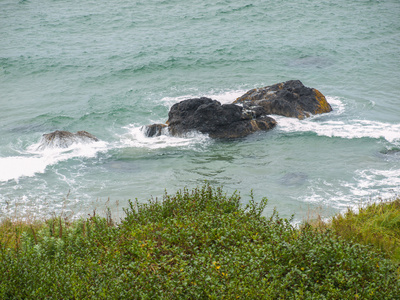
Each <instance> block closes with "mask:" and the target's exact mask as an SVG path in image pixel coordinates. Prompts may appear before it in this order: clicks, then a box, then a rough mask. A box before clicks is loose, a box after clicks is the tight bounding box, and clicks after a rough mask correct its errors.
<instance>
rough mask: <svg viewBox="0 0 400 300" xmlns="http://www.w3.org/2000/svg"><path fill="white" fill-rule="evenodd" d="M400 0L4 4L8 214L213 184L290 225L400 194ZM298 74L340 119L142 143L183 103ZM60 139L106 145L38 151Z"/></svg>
mask: <svg viewBox="0 0 400 300" xmlns="http://www.w3.org/2000/svg"><path fill="white" fill-rule="evenodd" d="M399 16H400V2H399V1H398V0H384V1H373V0H353V1H345V0H337V1H311V0H295V1H288V0H282V1H266V0H263V1H261V0H253V1H246V0H242V1H228V0H225V1H219V0H212V1H211V0H203V1H192V0H185V1H182V0H165V1H155V0H146V1H145V0H143V1H135V0H129V1H128V0H114V1H104V0H96V1H90V0H89V1H73V0H65V1H59V0H40V1H37V0H28V1H17V0H0V107H1V110H0V218H4V217H12V216H28V217H39V218H44V217H46V216H49V215H53V214H61V213H71V214H74V215H75V216H81V215H83V216H85V215H87V214H91V213H93V210H94V209H97V210H98V211H100V210H103V209H105V207H110V208H111V209H112V210H114V211H116V212H117V213H119V212H120V211H121V210H122V208H123V207H126V206H127V205H128V200H129V199H132V200H134V199H136V198H137V199H138V201H140V202H144V201H147V199H149V198H150V197H158V198H160V197H162V196H163V194H164V193H165V191H167V192H168V193H175V192H176V191H177V190H178V189H181V188H184V187H187V188H189V189H191V188H193V187H196V186H201V185H202V184H203V183H204V182H205V181H208V182H210V183H211V184H213V185H216V186H222V187H223V189H224V190H225V191H226V192H228V194H229V193H232V192H234V191H238V192H240V194H241V196H242V201H243V203H244V204H245V203H247V202H248V201H249V199H250V194H251V192H252V193H253V194H254V197H255V199H256V200H260V199H261V198H263V197H267V198H268V199H269V205H268V206H267V209H266V212H265V214H266V215H269V214H270V212H271V211H272V210H273V208H274V207H276V209H277V210H278V211H279V213H280V215H281V216H283V217H290V216H291V215H293V214H294V215H295V220H301V219H302V218H304V217H307V216H308V215H309V214H310V213H311V212H313V211H316V210H318V211H320V213H322V214H323V215H324V216H326V217H328V216H331V215H332V214H334V213H337V212H339V211H343V210H345V209H346V208H348V207H357V206H359V205H362V204H364V203H367V202H371V201H380V199H387V198H393V197H396V196H397V195H398V194H399V193H400V18H399ZM291 79H298V80H301V81H302V82H303V84H304V85H306V86H308V87H313V88H316V89H318V90H319V91H321V92H322V93H323V94H324V95H325V96H326V97H327V100H328V102H329V103H330V104H331V105H332V108H333V111H332V112H331V113H328V114H323V115H317V116H313V117H311V118H309V119H306V120H297V119H292V118H285V117H280V116H273V117H274V118H276V120H277V121H278V125H277V127H276V128H275V129H273V130H271V131H268V132H259V133H255V134H252V135H250V136H248V137H246V138H241V139H235V140H213V139H211V138H209V137H208V136H206V135H202V134H199V133H192V134H189V135H188V136H185V137H181V138H177V137H170V136H165V135H164V136H160V137H155V138H147V137H145V136H144V134H143V131H142V127H143V126H144V125H147V124H152V123H163V122H165V121H166V120H167V119H168V111H169V109H170V107H171V106H172V105H173V104H174V103H177V102H179V101H181V100H184V99H188V98H193V97H201V96H207V97H211V98H213V99H216V100H219V101H220V102H222V103H231V102H232V101H234V100H235V99H236V98H237V97H239V96H241V95H242V94H244V93H245V92H246V91H247V90H249V89H252V88H255V87H263V86H267V85H272V84H275V83H278V82H283V81H286V80H291ZM55 130H67V131H71V132H76V131H79V130H85V131H88V132H90V133H92V134H93V135H95V136H97V137H98V138H99V139H100V141H99V142H93V143H89V144H82V143H81V144H79V143H78V144H74V145H73V146H71V147H70V148H67V149H59V148H51V149H45V150H39V149H38V146H39V144H40V141H41V137H42V135H43V134H45V133H49V132H52V131H55Z"/></svg>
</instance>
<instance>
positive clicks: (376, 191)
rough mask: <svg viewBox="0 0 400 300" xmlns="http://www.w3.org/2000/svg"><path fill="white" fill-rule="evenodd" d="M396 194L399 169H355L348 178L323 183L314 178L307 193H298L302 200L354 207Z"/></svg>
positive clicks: (398, 190) (337, 206) (399, 174)
mask: <svg viewBox="0 0 400 300" xmlns="http://www.w3.org/2000/svg"><path fill="white" fill-rule="evenodd" d="M399 194H400V169H389V170H380V169H372V168H371V169H365V170H357V171H355V173H354V176H353V179H352V180H351V181H344V180H339V181H334V182H330V183H327V182H325V180H322V179H317V180H315V181H314V182H311V185H310V186H309V188H308V193H307V194H306V195H304V196H302V197H301V198H302V200H303V201H305V202H313V203H326V204H328V206H332V207H335V208H337V209H341V210H345V209H347V208H351V209H357V208H358V207H360V206H363V205H365V204H366V203H370V202H376V201H380V200H381V199H392V198H393V197H394V196H396V195H399Z"/></svg>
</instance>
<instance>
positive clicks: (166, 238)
mask: <svg viewBox="0 0 400 300" xmlns="http://www.w3.org/2000/svg"><path fill="white" fill-rule="evenodd" d="M240 203H241V199H240V195H238V194H236V193H234V194H233V195H226V194H225V193H224V192H223V191H222V190H221V188H213V187H212V186H210V185H208V184H206V185H204V186H202V187H199V188H196V189H193V190H190V191H189V190H187V189H184V190H181V191H178V192H177V193H176V194H174V195H168V194H165V195H164V197H163V199H162V200H157V199H150V200H149V201H148V202H147V203H144V204H141V203H138V202H137V201H136V202H130V206H129V207H128V208H127V209H125V214H126V217H125V218H124V219H122V220H121V222H118V224H116V223H115V222H114V220H113V219H112V218H111V215H110V213H108V214H107V215H106V216H105V217H99V216H96V215H94V214H93V216H91V217H89V218H87V219H80V220H75V221H70V220H69V219H68V218H63V217H54V218H51V219H49V220H47V221H45V222H38V223H31V224H28V223H26V222H25V223H13V222H10V221H4V222H3V223H1V225H0V234H1V240H0V242H1V244H0V299H46V298H49V299H396V298H397V299H398V296H399V295H400V282H399V273H398V269H397V268H398V264H396V263H395V262H394V261H393V260H389V259H387V257H384V255H383V254H381V253H379V251H378V252H377V251H375V250H374V248H372V246H366V245H360V244H359V243H355V242H354V241H353V240H352V239H347V237H346V236H345V235H343V234H342V235H341V236H340V235H338V234H337V233H336V232H335V231H334V230H336V229H334V228H333V227H332V228H328V226H326V228H324V230H319V229H316V228H314V227H312V226H310V225H307V224H306V225H305V226H303V227H301V228H296V227H293V226H292V225H291V220H287V219H282V218H280V217H279V215H278V213H277V212H276V211H274V213H273V214H272V215H271V216H270V217H269V218H266V217H263V216H262V212H263V210H264V208H265V206H266V205H267V200H266V199H261V200H260V201H255V200H254V199H253V198H251V200H250V202H249V204H248V205H245V206H243V205H241V204H240ZM334 220H335V219H334ZM335 222H336V221H333V223H332V224H334V223H335ZM338 222H339V221H338ZM390 253H391V252H390Z"/></svg>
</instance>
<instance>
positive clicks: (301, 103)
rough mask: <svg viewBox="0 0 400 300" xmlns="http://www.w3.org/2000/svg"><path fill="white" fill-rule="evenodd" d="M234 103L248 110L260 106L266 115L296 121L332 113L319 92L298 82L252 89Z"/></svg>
mask: <svg viewBox="0 0 400 300" xmlns="http://www.w3.org/2000/svg"><path fill="white" fill-rule="evenodd" d="M234 103H242V104H243V105H246V106H247V107H250V108H251V107H252V106H261V107H263V108H264V110H265V113H266V114H275V115H282V116H286V117H294V118H298V119H304V118H306V117H309V116H310V115H312V114H322V113H327V112H330V111H332V107H331V106H330V105H329V103H328V102H327V101H326V98H325V96H324V95H322V93H321V92H320V91H318V90H317V89H314V88H308V87H305V86H304V85H303V84H302V83H301V81H300V80H289V81H286V82H282V83H277V84H274V85H271V86H266V87H263V88H257V89H252V90H250V91H248V92H247V93H246V94H244V95H243V96H241V97H239V98H237V99H236V100H235V101H234Z"/></svg>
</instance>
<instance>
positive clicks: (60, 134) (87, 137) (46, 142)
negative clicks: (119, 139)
mask: <svg viewBox="0 0 400 300" xmlns="http://www.w3.org/2000/svg"><path fill="white" fill-rule="evenodd" d="M97 141H98V138H96V137H95V136H94V135H92V134H90V133H89V132H87V131H78V132H76V133H72V132H69V131H59V130H57V131H54V132H51V133H46V134H43V136H42V140H41V142H40V145H39V147H38V149H39V150H43V149H46V148H68V147H70V146H71V145H72V144H74V143H91V142H97Z"/></svg>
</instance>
